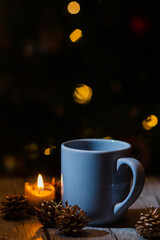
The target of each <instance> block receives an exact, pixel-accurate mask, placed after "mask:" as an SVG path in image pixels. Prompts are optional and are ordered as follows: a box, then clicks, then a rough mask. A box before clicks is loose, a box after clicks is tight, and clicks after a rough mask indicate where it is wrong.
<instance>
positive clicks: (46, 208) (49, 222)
mask: <svg viewBox="0 0 160 240" xmlns="http://www.w3.org/2000/svg"><path fill="white" fill-rule="evenodd" d="M61 205H62V203H61V202H60V203H59V204H57V203H56V202H54V201H53V200H50V201H43V202H42V203H41V208H40V209H39V208H37V207H35V212H36V215H37V217H38V220H39V222H40V223H41V224H42V225H43V226H45V227H48V228H55V227H56V223H55V217H56V214H57V213H58V209H59V208H60V207H61Z"/></svg>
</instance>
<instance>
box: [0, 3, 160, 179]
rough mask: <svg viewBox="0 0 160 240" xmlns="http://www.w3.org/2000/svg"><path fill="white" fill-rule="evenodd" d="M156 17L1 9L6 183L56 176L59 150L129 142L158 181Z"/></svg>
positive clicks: (153, 12) (108, 10) (143, 7)
mask: <svg viewBox="0 0 160 240" xmlns="http://www.w3.org/2000/svg"><path fill="white" fill-rule="evenodd" d="M159 9H160V6H159V2H158V1H154V2H151V1H144V0H142V1H140V2H139V1H137V0H136V1H126V0H124V1H118V0H115V1H111V0H109V1H104V0H96V1H95V0H94V1H90V0H88V1H78V2H77V1H73V2H72V1H67V2H66V1H53V0H52V1H51V0H48V1H46V2H44V1H41V0H39V1H37V0H35V1H30V0H29V1H26V0H14V1H5V0H1V2H0V100H1V101H0V107H1V114H0V132H1V151H0V155H1V162H0V169H1V171H2V172H3V173H4V174H8V173H10V174H13V175H28V174H34V173H35V172H36V171H37V172H38V171H41V170H42V171H44V172H45V173H47V174H52V175H54V174H59V172H60V144H61V143H62V142H63V141H65V140H69V139H74V138H88V137H94V138H103V137H111V138H114V139H121V140H126V141H128V142H130V143H131V144H132V145H133V155H134V156H135V157H138V158H139V159H140V161H142V163H143V164H144V166H145V169H146V171H147V173H158V168H157V165H158V166H160V164H158V160H159V155H160V153H159V143H158V139H159V131H160V127H159V124H158V122H155V121H158V118H159V111H160V101H159V89H158V85H157V84H158V82H157V81H158V79H159V62H158V52H159ZM151 115H153V116H154V117H152V116H151ZM155 119H157V120H155ZM44 162H45V166H44ZM155 166H156V167H155Z"/></svg>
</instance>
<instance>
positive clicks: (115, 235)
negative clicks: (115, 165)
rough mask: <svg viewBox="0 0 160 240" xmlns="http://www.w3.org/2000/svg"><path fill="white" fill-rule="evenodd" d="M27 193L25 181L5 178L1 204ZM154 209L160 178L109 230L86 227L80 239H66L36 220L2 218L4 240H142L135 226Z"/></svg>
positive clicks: (0, 239)
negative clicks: (10, 196) (143, 213)
mask: <svg viewBox="0 0 160 240" xmlns="http://www.w3.org/2000/svg"><path fill="white" fill-rule="evenodd" d="M23 189H24V180H23V179H22V178H11V179H9V178H7V179H6V178H3V179H2V178H1V179H0V201H2V200H4V196H6V195H12V194H23ZM151 205H152V206H154V207H159V206H160V178H157V177H146V181H145V186H144V189H143V191H142V193H141V195H140V197H139V198H138V199H137V201H136V202H135V203H134V204H133V205H132V206H131V207H130V208H129V209H128V211H127V213H126V215H125V216H124V217H123V218H122V219H121V220H120V221H118V222H117V223H114V224H112V225H110V226H107V227H106V228H93V227H86V228H84V229H83V230H82V233H81V234H80V235H79V236H78V237H73V238H71V237H65V236H62V235H61V234H59V232H58V230H56V229H45V228H43V227H42V225H41V224H40V223H39V222H38V221H37V218H36V217H34V216H33V217H31V218H28V219H26V220H23V221H22V220H21V221H7V220H4V219H3V217H2V215H0V240H49V239H50V240H64V239H68V240H71V239H72V240H90V239H98V240H104V239H105V240H111V239H115V240H133V239H134V240H138V239H141V240H142V239H143V238H142V237H140V236H139V234H137V233H136V231H135V227H134V226H135V223H136V221H137V220H138V219H139V216H140V212H145V209H146V208H149V207H150V206H151Z"/></svg>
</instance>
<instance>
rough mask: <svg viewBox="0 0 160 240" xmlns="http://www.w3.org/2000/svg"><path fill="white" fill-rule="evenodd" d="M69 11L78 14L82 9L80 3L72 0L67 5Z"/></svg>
mask: <svg viewBox="0 0 160 240" xmlns="http://www.w3.org/2000/svg"><path fill="white" fill-rule="evenodd" d="M67 9H68V12H69V13H71V14H77V13H79V11H80V5H79V3H78V2H76V1H72V2H70V3H69V4H68V6H67Z"/></svg>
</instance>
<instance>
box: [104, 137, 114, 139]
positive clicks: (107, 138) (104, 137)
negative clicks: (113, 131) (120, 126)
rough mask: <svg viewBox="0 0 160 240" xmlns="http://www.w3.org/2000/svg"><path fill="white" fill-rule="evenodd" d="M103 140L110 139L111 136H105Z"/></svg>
mask: <svg viewBox="0 0 160 240" xmlns="http://www.w3.org/2000/svg"><path fill="white" fill-rule="evenodd" d="M103 139H112V137H111V136H106V137H104V138H103Z"/></svg>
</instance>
